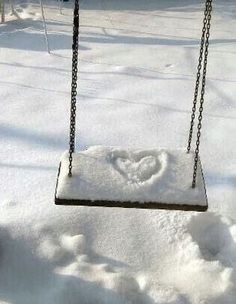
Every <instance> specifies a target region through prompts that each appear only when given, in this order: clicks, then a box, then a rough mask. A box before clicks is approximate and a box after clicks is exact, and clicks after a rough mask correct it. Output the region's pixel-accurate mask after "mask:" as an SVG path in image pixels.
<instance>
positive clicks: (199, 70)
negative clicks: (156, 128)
mask: <svg viewBox="0 0 236 304" xmlns="http://www.w3.org/2000/svg"><path fill="white" fill-rule="evenodd" d="M208 4H209V1H208V0H207V1H206V5H205V10H204V18H203V28H202V37H201V44H200V54H199V59H198V66H197V79H196V84H195V89H194V98H193V107H192V114H191V122H190V130H189V137H188V146H187V152H188V153H189V152H190V150H191V143H192V137H193V127H194V120H195V116H196V106H197V98H198V92H199V84H200V77H201V70H202V59H203V50H204V46H205V37H206V29H207V16H208Z"/></svg>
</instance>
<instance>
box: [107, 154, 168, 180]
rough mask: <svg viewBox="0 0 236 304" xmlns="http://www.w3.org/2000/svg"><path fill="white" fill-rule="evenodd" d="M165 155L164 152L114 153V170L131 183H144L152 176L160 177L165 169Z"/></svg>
mask: <svg viewBox="0 0 236 304" xmlns="http://www.w3.org/2000/svg"><path fill="white" fill-rule="evenodd" d="M166 158H167V155H166V153H164V152H161V153H156V155H155V154H154V153H153V154H151V155H150V153H149V155H148V152H146V153H144V152H143V153H127V152H124V151H115V152H113V153H112V163H113V166H114V168H115V169H116V170H117V171H118V172H119V173H120V174H121V175H122V176H123V177H124V178H125V179H126V180H128V181H129V182H131V183H141V184H143V183H145V182H147V181H149V180H150V179H151V178H152V177H153V176H155V179H156V178H159V177H161V176H162V174H163V172H164V169H165V167H166V163H167V162H166Z"/></svg>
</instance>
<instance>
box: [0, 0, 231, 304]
mask: <svg viewBox="0 0 236 304" xmlns="http://www.w3.org/2000/svg"><path fill="white" fill-rule="evenodd" d="M45 6H46V11H45V13H46V17H47V20H48V31H49V41H50V45H51V49H52V54H51V55H48V54H47V52H46V51H45V44H44V36H43V26H42V23H41V16H40V9H39V4H38V2H35V3H32V2H28V3H27V2H18V4H17V5H16V11H17V16H11V15H10V14H8V15H7V16H6V21H7V22H6V23H5V24H1V25H0V102H1V115H0V146H1V150H0V176H1V179H0V303H5V304H6V303H8V304H10V303H11V304H13V303H14V304H32V303H34V304H39V303H40V304H41V303H45V304H54V303H57V304H91V303H98V304H108V303H109V304H121V303H122V304H123V303H124V304H128V303H132V304H133V303H134V304H154V303H155V304H190V303H191V304H213V303H214V304H235V302H236V208H235V203H236V201H235V200H236V199H235V198H236V152H235V150H236V136H235V133H236V124H235V119H236V101H235V96H236V85H235V84H236V60H235V55H236V51H235V49H236V48H235V46H236V38H235V32H236V21H235V20H236V19H235V17H236V3H235V1H233V0H229V1H223V0H216V1H214V14H213V20H212V35H211V38H212V39H211V46H210V57H209V71H208V76H209V77H208V81H207V94H206V102H205V113H204V122H203V138H202V146H201V159H202V163H203V169H204V172H205V179H206V184H207V193H208V198H209V212H207V213H205V214H201V213H194V212H189V213H184V212H174V211H159V210H150V211H146V210H133V209H132V210H123V209H109V208H108V209H103V208H85V207H62V206H55V205H54V187H55V183H56V175H57V168H58V163H59V159H60V157H61V154H62V153H63V152H64V151H65V150H66V149H67V142H68V126H69V122H68V118H69V102H70V77H71V49H70V48H71V31H72V28H71V20H72V10H71V3H65V4H64V6H65V7H64V9H63V14H62V15H61V14H60V13H59V9H58V2H56V1H52V2H47V3H46V5H45ZM81 7H82V11H81V47H80V76H79V88H80V92H79V96H78V124H77V127H78V136H77V146H78V148H79V149H83V148H85V147H87V146H90V145H107V146H109V145H113V146H120V147H133V148H145V149H147V148H156V147H158V148H159V147H167V148H179V147H185V146H186V141H187V132H188V128H189V118H190V110H191V103H192V96H193V88H194V80H195V73H196V65H197V57H198V47H199V37H200V34H201V26H202V16H203V3H202V1H198V0H191V1H187V0H160V1H156V0H149V1H141V0H126V1H125V0H120V1H117V0H84V1H83V2H82V4H81Z"/></svg>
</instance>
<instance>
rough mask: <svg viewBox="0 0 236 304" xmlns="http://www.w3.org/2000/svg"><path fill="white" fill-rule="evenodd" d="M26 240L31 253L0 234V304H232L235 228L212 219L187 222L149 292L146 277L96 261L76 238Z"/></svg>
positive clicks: (42, 229)
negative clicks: (180, 238)
mask: <svg viewBox="0 0 236 304" xmlns="http://www.w3.org/2000/svg"><path fill="white" fill-rule="evenodd" d="M12 208H13V207H12ZM31 238H32V243H34V248H36V250H35V249H34V250H33V251H32V247H31V246H30V244H29V243H28V242H26V241H25V240H24V237H22V236H20V235H18V236H17V235H16V233H12V232H11V231H10V230H9V228H7V226H5V227H4V226H3V225H2V226H1V227H0V244H1V265H0V270H1V274H2V275H1V277H0V295H1V297H0V303H12V302H14V301H15V300H16V299H17V303H20V304H23V303H24V304H30V303H32V301H33V302H34V303H36V304H39V303H42V301H43V303H45V304H52V303H58V304H64V303H70V304H78V303H79V304H87V303H95V302H96V303H99V304H154V303H155V304H156V303H158V304H192V303H194V304H195V303H196V304H197V303H207V304H208V303H212V304H213V303H219V304H220V303H230V304H233V303H234V299H235V296H236V288H235V287H236V279H235V272H236V258H235V250H236V249H235V248H236V224H235V223H233V222H232V221H231V220H229V219H227V218H224V217H220V216H219V215H216V214H214V213H208V214H199V215H197V216H192V217H191V218H190V220H189V223H188V225H187V226H186V229H185V232H184V234H183V238H182V240H179V242H178V247H175V249H174V250H173V251H172V250H170V251H169V253H168V254H166V255H165V256H163V257H162V263H161V264H162V265H163V269H160V268H159V270H158V273H159V274H158V276H157V277H156V278H155V288H154V289H152V288H151V287H152V284H153V283H154V282H153V279H152V278H151V276H150V274H147V273H143V272H138V273H135V272H133V271H132V269H130V268H129V267H126V266H125V265H121V264H120V265H119V264H118V263H114V262H113V261H112V260H110V259H108V258H106V257H102V256H101V255H99V254H97V253H96V252H95V251H94V250H93V248H92V247H91V245H90V244H89V242H88V241H87V237H86V236H85V235H84V234H76V235H69V234H66V233H61V234H58V232H56V231H54V230H53V229H52V228H49V227H47V226H42V225H41V226H38V227H35V228H34V230H33V231H31ZM165 265H168V268H167V267H166V266H165ZM153 270H155V265H153ZM22 290H24V293H22ZM33 299H34V300H33ZM78 299H79V302H78ZM154 299H155V300H154Z"/></svg>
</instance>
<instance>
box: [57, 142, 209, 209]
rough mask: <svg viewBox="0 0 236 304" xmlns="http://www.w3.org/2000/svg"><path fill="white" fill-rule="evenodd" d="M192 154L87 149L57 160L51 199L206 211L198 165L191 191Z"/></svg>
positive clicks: (204, 194)
mask: <svg viewBox="0 0 236 304" xmlns="http://www.w3.org/2000/svg"><path fill="white" fill-rule="evenodd" d="M193 165H194V153H187V152H186V151H184V150H165V149H159V150H158V149H149V150H147V149H145V150H141V149H139V150H138V149H136V150H132V149H127V150H125V149H121V148H116V147H102V146H93V147H89V148H88V149H87V150H85V151H80V152H78V153H74V154H73V175H72V177H69V176H68V166H69V157H68V153H65V154H64V155H63V157H62V158H61V167H60V174H59V178H58V185H57V193H56V197H57V198H60V199H81V200H106V201H129V202H140V204H142V203H145V202H154V203H155V202H156V203H163V204H168V203H169V204H170V203H172V204H186V205H200V206H206V205H207V202H206V193H205V186H204V180H203V176H202V172H201V165H200V163H199V165H198V172H197V173H198V174H197V183H196V188H194V189H193V188H192V187H191V186H192V176H193Z"/></svg>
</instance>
